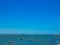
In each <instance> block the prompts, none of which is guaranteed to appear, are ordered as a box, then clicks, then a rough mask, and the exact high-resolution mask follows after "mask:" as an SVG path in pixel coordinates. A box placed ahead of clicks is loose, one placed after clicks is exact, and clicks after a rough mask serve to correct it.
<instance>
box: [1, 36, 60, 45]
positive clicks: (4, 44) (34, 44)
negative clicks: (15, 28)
mask: <svg viewBox="0 0 60 45" xmlns="http://www.w3.org/2000/svg"><path fill="white" fill-rule="evenodd" d="M9 41H13V44H12V45H58V42H59V41H60V35H58V36H55V35H0V45H8V44H10V43H9Z"/></svg>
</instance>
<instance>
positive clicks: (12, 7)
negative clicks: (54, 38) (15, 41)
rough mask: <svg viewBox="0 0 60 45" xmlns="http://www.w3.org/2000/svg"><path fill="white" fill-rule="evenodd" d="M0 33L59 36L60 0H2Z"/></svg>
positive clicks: (0, 2) (0, 5) (0, 4)
mask: <svg viewBox="0 0 60 45" xmlns="http://www.w3.org/2000/svg"><path fill="white" fill-rule="evenodd" d="M0 33H25V34H52V33H53V34H59V33H60V0H0Z"/></svg>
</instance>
